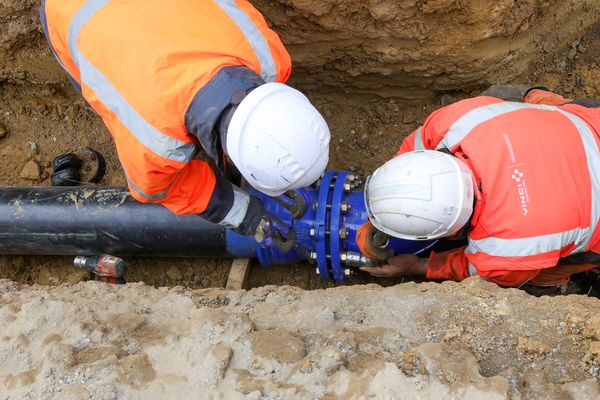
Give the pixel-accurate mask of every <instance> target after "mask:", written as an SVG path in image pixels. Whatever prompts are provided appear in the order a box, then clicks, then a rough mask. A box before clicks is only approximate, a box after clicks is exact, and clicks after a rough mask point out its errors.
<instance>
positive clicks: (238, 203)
mask: <svg viewBox="0 0 600 400" xmlns="http://www.w3.org/2000/svg"><path fill="white" fill-rule="evenodd" d="M248 204H250V196H249V195H248V193H246V192H244V191H243V190H242V189H240V188H239V187H237V186H235V185H234V186H233V205H232V206H231V210H229V212H228V213H227V215H226V216H225V218H223V219H222V220H221V222H219V224H220V225H225V226H226V227H228V228H237V227H238V226H240V224H241V223H242V221H243V220H244V217H245V216H246V212H247V211H248Z"/></svg>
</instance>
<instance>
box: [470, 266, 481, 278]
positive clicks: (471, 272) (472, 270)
mask: <svg viewBox="0 0 600 400" xmlns="http://www.w3.org/2000/svg"><path fill="white" fill-rule="evenodd" d="M478 275H479V274H478V273H477V268H475V266H474V265H473V264H471V263H469V276H478Z"/></svg>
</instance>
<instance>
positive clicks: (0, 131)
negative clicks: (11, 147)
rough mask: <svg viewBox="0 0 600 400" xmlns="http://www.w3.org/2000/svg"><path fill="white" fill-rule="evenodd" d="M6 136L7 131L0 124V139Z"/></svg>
mask: <svg viewBox="0 0 600 400" xmlns="http://www.w3.org/2000/svg"><path fill="white" fill-rule="evenodd" d="M7 134H8V130H6V127H5V126H4V125H2V124H0V138H2V137H4V136H6V135H7Z"/></svg>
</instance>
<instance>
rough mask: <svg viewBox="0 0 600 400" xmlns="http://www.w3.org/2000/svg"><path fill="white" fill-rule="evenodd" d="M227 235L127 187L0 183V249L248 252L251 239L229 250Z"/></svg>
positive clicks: (193, 253)
mask: <svg viewBox="0 0 600 400" xmlns="http://www.w3.org/2000/svg"><path fill="white" fill-rule="evenodd" d="M229 236H231V233H227V232H226V230H225V229H224V228H223V227H221V226H219V225H215V224H211V223H209V222H206V221H204V220H202V219H201V218H200V217H198V216H195V215H184V216H179V215H175V214H174V213H172V212H171V211H169V210H168V209H166V208H164V207H163V206H161V205H158V204H142V203H139V202H137V201H135V200H134V199H133V198H131V197H130V196H129V192H128V191H127V189H125V188H110V187H102V188H100V187H35V188H32V187H3V188H0V254H37V255H90V254H103V253H107V254H112V255H116V256H166V257H183V256H185V257H231V256H235V255H238V256H243V255H251V254H248V253H252V250H253V249H252V243H253V241H252V240H250V241H249V242H246V241H244V240H239V239H236V241H237V249H236V251H237V254H231V253H230V251H228V237H229ZM236 236H237V235H236ZM241 253H246V254H241Z"/></svg>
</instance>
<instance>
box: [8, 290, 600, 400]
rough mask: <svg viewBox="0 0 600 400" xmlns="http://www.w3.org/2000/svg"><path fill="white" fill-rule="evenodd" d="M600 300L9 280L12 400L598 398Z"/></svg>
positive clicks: (501, 293)
mask: <svg viewBox="0 0 600 400" xmlns="http://www.w3.org/2000/svg"><path fill="white" fill-rule="evenodd" d="M99 303H100V304H103V306H102V307H99V306H98V304H99ZM524 304H527V307H524ZM597 306H598V300H597V299H591V298H586V297H582V296H570V297H562V298H539V299H538V298H533V297H530V296H528V295H526V294H525V293H523V292H521V291H519V290H515V289H511V290H502V289H499V288H497V287H496V286H494V285H492V284H488V283H484V282H482V281H479V280H478V279H477V278H475V279H469V280H467V281H465V282H462V283H461V284H456V283H444V284H441V285H440V284H434V283H427V284H414V283H410V284H404V285H398V286H394V287H390V288H386V289H382V288H381V287H379V286H377V285H368V286H360V287H352V288H337V289H328V290H317V291H304V290H301V289H298V288H293V287H275V286H268V287H263V288H258V289H253V290H251V291H248V292H244V291H237V292H236V291H223V290H196V291H193V290H188V289H183V288H181V287H176V288H173V289H165V288H162V289H154V288H151V287H149V286H145V285H141V284H130V285H127V286H126V287H119V288H117V287H115V286H109V285H105V284H100V283H97V282H87V283H79V284H77V285H74V286H71V285H63V286H59V287H51V288H49V287H43V286H34V287H23V288H21V287H19V286H18V285H17V284H15V283H13V282H11V281H7V280H4V281H0V322H1V323H2V325H3V328H2V333H1V335H0V355H1V356H0V357H1V362H0V385H2V386H3V390H2V392H1V393H0V398H11V399H12V398H15V399H17V398H18V399H26V398H28V399H38V398H55V399H80V398H93V399H116V398H130V399H137V398H140V399H141V398H178V399H187V398H195V399H196V398H199V399H218V398H226V399H259V398H271V399H277V398H279V399H281V398H286V399H288V398H289V399H315V398H322V399H361V398H379V399H391V398H394V399H413V398H421V399H441V398H445V399H482V398H485V399H506V398H514V399H518V398H527V399H542V398H543V399H595V398H598V396H600V388H599V387H598V384H597V381H596V378H597V376H598V374H599V371H600V367H599V364H598V357H599V356H600V314H599V312H598V311H597Z"/></svg>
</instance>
